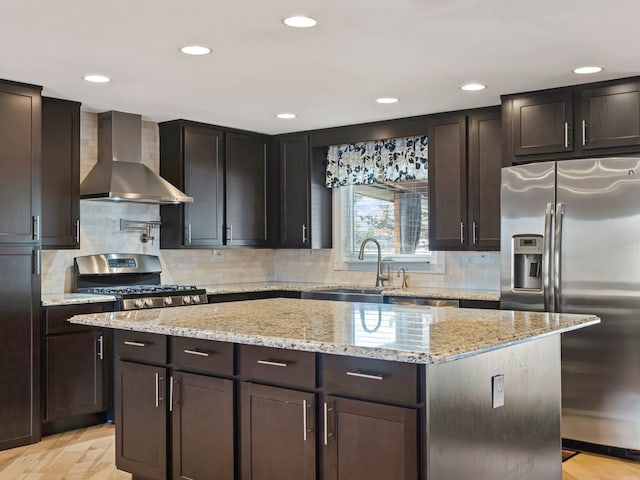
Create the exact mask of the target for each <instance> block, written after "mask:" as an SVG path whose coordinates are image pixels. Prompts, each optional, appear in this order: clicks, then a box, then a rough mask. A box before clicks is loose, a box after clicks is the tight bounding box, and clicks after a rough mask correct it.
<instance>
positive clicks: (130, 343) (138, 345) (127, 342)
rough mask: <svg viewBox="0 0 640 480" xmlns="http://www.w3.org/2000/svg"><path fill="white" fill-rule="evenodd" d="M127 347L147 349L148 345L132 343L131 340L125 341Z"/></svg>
mask: <svg viewBox="0 0 640 480" xmlns="http://www.w3.org/2000/svg"><path fill="white" fill-rule="evenodd" d="M124 344H125V345H129V346H130V347H146V346H147V344H146V343H143V342H130V341H129V340H125V341H124Z"/></svg>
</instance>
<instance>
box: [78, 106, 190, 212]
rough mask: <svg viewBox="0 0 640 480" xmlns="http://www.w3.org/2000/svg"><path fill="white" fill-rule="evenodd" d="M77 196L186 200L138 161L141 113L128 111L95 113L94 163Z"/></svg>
mask: <svg viewBox="0 0 640 480" xmlns="http://www.w3.org/2000/svg"><path fill="white" fill-rule="evenodd" d="M80 198H82V199H87V200H102V201H123V202H136V203H153V204H168V203H190V202H193V198H191V197H189V196H187V195H186V194H185V193H183V192H181V191H180V190H178V189H177V188H176V187H174V186H173V185H171V184H170V183H169V182H167V181H166V180H165V179H164V178H162V177H161V176H160V175H158V174H156V173H154V172H153V171H152V170H151V169H149V168H148V167H147V166H146V165H144V164H143V163H142V117H141V116H140V115H135V114H132V113H123V112H115V111H111V112H104V113H101V114H99V115H98V163H97V164H96V166H95V167H93V170H91V171H90V172H89V175H87V177H86V178H85V179H84V181H83V182H82V183H81V184H80Z"/></svg>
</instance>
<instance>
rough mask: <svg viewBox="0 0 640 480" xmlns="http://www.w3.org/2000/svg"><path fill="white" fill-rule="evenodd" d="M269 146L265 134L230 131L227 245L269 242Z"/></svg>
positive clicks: (264, 243)
mask: <svg viewBox="0 0 640 480" xmlns="http://www.w3.org/2000/svg"><path fill="white" fill-rule="evenodd" d="M268 147H269V145H268V143H267V141H266V139H265V138H264V137H262V136H258V135H242V134H236V133H228V134H227V135H226V158H225V162H226V163H225V165H226V167H225V168H226V173H225V193H226V204H225V205H226V233H225V244H226V245H230V246H267V245H268V240H269V237H268V231H267V215H268V210H269V206H268V203H267V188H268V187H267V183H268V175H269V165H268V163H269V162H268V155H269V148H268Z"/></svg>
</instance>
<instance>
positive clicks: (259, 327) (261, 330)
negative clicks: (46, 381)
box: [70, 298, 600, 363]
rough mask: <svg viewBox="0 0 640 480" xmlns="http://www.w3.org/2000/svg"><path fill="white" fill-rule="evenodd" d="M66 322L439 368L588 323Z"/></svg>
mask: <svg viewBox="0 0 640 480" xmlns="http://www.w3.org/2000/svg"><path fill="white" fill-rule="evenodd" d="M70 321H71V322H72V323H79V324H83V325H92V326H99V327H107V328H116V329H124V330H134V331H141V332H150V333H158V334H164V335H174V336H181V337H191V338H202V339H208V340H218V341H224V342H234V343H241V344H249V345H263V346H269V347H276V348H286V349H292V350H304V351H312V352H324V353H332V354H338V355H351V356H357V357H367V358H377V359H384V360H398V361H402V362H409V363H444V362H450V361H453V360H457V359H460V358H464V357H468V356H472V355H477V354H479V353H482V352H486V351H490V350H495V349H498V348H501V347H506V346H509V345H513V344H516V343H521V342H525V341H530V340H533V339H536V338H539V337H543V336H547V335H553V334H560V333H563V332H568V331H571V330H575V329H578V328H583V327H587V326H589V325H595V324H597V323H599V322H600V319H599V318H598V317H596V316H594V315H571V314H553V313H537V312H512V311H506V310H479V309H461V308H451V307H444V308H442V307H440V308H435V307H422V306H400V305H380V304H370V303H352V302H334V301H324V300H299V299H286V298H275V299H267V300H247V301H241V302H228V303H215V304H207V305H198V306H191V307H179V308H178V307H177V308H157V309H150V310H136V311H128V312H111V313H101V314H88V315H76V316H74V317H72V318H71V319H70Z"/></svg>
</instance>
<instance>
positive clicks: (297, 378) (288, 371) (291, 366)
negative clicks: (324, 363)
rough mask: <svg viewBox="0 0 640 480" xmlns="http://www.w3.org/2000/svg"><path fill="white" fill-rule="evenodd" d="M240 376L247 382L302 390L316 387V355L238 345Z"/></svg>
mask: <svg viewBox="0 0 640 480" xmlns="http://www.w3.org/2000/svg"><path fill="white" fill-rule="evenodd" d="M239 358H240V375H242V376H243V377H244V378H245V379H248V380H259V381H263V382H269V383H280V384H284V385H291V386H296V387H303V388H315V386H316V355H315V353H312V352H300V351H297V350H284V349H280V348H270V347H257V346H253V345H240V356H239Z"/></svg>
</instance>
